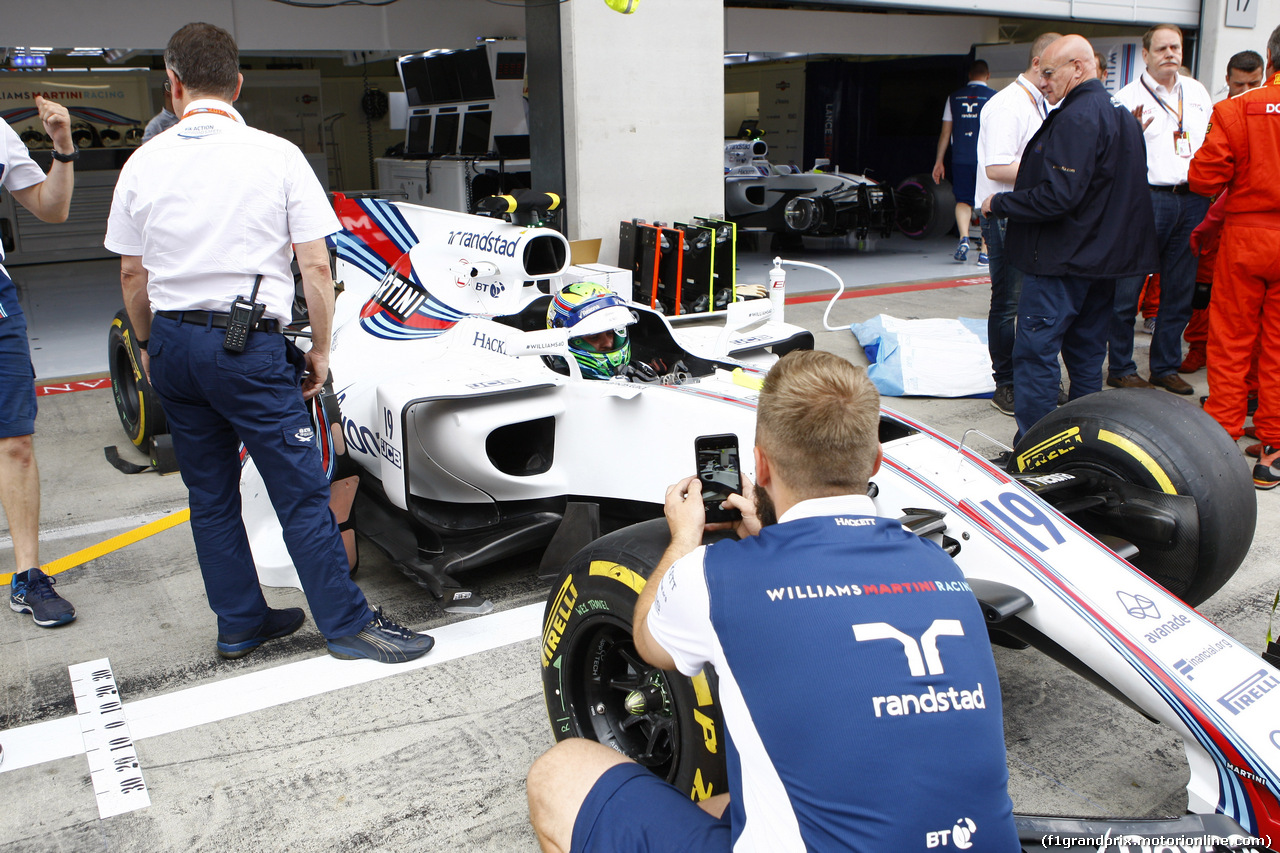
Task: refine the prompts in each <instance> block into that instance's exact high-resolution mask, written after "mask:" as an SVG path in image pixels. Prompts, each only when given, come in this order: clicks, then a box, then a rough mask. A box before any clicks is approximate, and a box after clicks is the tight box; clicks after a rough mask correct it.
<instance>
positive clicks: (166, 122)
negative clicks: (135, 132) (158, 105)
mask: <svg viewBox="0 0 1280 853" xmlns="http://www.w3.org/2000/svg"><path fill="white" fill-rule="evenodd" d="M177 123H178V116H177V115H175V114H174V112H173V94H172V93H171V92H170V91H169V81H168V80H166V81H164V109H162V110H160V112H158V113H156V114H155V115H153V116H152V117H151V121H149V122H147V129H146V130H145V131H143V132H142V141H143V142H146V141H147V140H148V139H150V138H151V137H153V136H158V135H160V134H161V133H164V132H165V131H166V130H168V129H169V128H171V127H173V126H174V125H175V124H177Z"/></svg>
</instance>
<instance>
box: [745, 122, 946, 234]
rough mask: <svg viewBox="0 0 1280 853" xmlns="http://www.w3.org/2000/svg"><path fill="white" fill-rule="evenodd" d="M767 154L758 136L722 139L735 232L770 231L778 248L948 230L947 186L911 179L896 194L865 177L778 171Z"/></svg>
mask: <svg viewBox="0 0 1280 853" xmlns="http://www.w3.org/2000/svg"><path fill="white" fill-rule="evenodd" d="M768 151H769V146H768V145H767V144H766V143H765V142H764V140H761V139H754V140H727V141H726V142H725V144H724V206H725V217H726V218H727V219H730V220H732V221H733V222H735V223H737V225H738V230H739V231H765V232H770V233H772V234H773V235H774V239H775V245H778V246H779V248H785V247H798V246H799V245H800V243H801V242H802V238H804V237H852V238H853V239H855V240H864V239H866V238H867V236H869V235H871V234H878V235H879V236H881V237H888V236H889V235H890V234H892V233H893V231H894V229H895V227H896V228H897V229H898V230H900V231H902V233H903V234H905V235H906V236H908V237H910V238H912V239H925V238H929V237H936V236H938V235H940V234H942V233H944V232H945V231H946V230H947V229H948V228H950V227H951V222H952V221H953V218H952V208H953V207H954V206H955V200H954V198H953V197H952V195H951V186H950V184H949V183H946V182H943V184H941V185H938V184H935V183H934V181H933V180H932V179H929V178H928V176H916V177H913V178H908V179H907V180H905V181H903V182H902V183H901V184H900V185H899V186H898V188H897V190H895V189H894V188H893V187H891V186H889V185H888V184H885V183H881V182H880V181H877V180H875V179H873V178H870V177H868V176H866V175H851V174H847V173H845V172H841V171H839V170H824V171H819V170H818V169H816V168H815V169H814V170H813V171H810V172H801V171H799V170H798V169H796V168H795V167H791V166H777V165H774V164H773V163H770V162H769V160H768V159H766V156H765V155H766V154H768Z"/></svg>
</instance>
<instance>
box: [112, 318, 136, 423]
mask: <svg viewBox="0 0 1280 853" xmlns="http://www.w3.org/2000/svg"><path fill="white" fill-rule="evenodd" d="M113 373H114V376H113V377H112V378H113V379H114V380H115V381H114V382H113V383H112V385H113V387H114V391H115V397H116V411H118V412H119V413H120V422H121V423H122V424H124V428H125V431H126V432H128V433H129V434H130V436H131V437H132V435H133V432H134V430H135V429H137V426H138V419H139V416H140V415H141V401H140V400H139V398H138V382H137V380H136V379H135V378H134V376H133V359H132V358H130V355H129V348H128V347H127V346H125V344H124V342H123V341H122V342H121V343H120V345H119V346H117V347H116V352H115V370H114V371H113Z"/></svg>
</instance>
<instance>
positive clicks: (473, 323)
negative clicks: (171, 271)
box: [110, 193, 813, 613]
mask: <svg viewBox="0 0 1280 853" xmlns="http://www.w3.org/2000/svg"><path fill="white" fill-rule="evenodd" d="M531 200H536V201H531ZM537 202H541V205H542V206H541V207H538V206H536V204H537ZM522 203H523V205H524V206H523V207H521V206H518V205H517V203H516V202H515V200H514V199H511V198H509V197H500V198H498V199H497V200H496V201H495V200H494V199H489V200H486V201H483V202H481V206H482V207H484V206H486V205H487V206H489V207H492V208H497V209H501V210H502V211H503V215H505V216H506V217H508V218H510V219H515V220H518V221H517V222H511V221H507V220H506V219H503V218H498V217H496V216H473V215H467V214H461V213H455V212H453V211H444V210H436V209H434V208H428V207H422V206H418V205H412V204H406V203H394V204H393V203H390V202H387V201H385V200H383V199H380V198H376V197H367V198H348V197H345V196H342V195H337V196H335V209H336V211H337V213H338V216H339V218H340V219H341V221H342V224H343V227H344V229H345V230H344V231H343V232H341V233H340V234H339V235H338V237H337V240H336V249H337V267H336V279H337V281H339V282H340V286H341V287H342V292H341V293H340V294H339V295H338V298H337V303H336V308H335V316H334V324H333V325H334V334H333V341H332V346H331V359H330V364H331V370H332V379H333V382H332V389H333V390H332V393H330V394H323V395H321V397H320V398H318V399H317V402H316V406H315V411H314V415H315V418H316V420H317V422H318V423H325V422H328V423H329V424H330V428H327V429H318V430H317V433H318V434H319V436H320V438H321V440H322V449H323V451H324V459H325V462H326V465H328V466H329V468H330V476H331V478H332V479H333V480H334V481H335V488H334V493H335V495H339V493H346V494H349V492H350V489H349V487H348V488H341V489H340V488H339V487H338V486H339V484H343V485H347V484H350V483H352V482H354V481H353V480H352V478H353V477H354V478H358V480H359V490H358V492H357V493H356V496H355V506H354V510H353V513H354V526H355V528H356V529H357V530H358V531H359V533H360V534H361V535H362V536H363V537H365V538H366V539H368V540H369V541H372V542H373V543H374V544H376V545H377V546H378V547H380V548H381V549H382V550H383V551H385V552H386V553H387V554H388V555H389V556H390V557H391V558H392V559H393V560H394V561H395V562H396V564H397V565H398V566H399V567H400V568H401V570H402V571H404V572H405V573H406V574H407V575H409V576H410V577H412V578H413V579H414V580H416V581H417V582H419V583H421V584H422V585H423V586H425V587H426V588H428V589H429V590H431V592H432V593H433V594H435V595H436V596H437V597H440V598H443V599H444V601H443V606H444V607H445V608H446V609H448V610H450V611H453V612H473V613H474V612H484V611H485V610H487V609H489V608H491V607H492V605H491V604H489V603H488V602H486V601H484V600H483V599H481V598H480V597H478V596H475V595H473V594H472V592H471V591H470V590H468V589H465V588H464V587H463V585H462V583H461V582H460V581H459V580H458V577H457V575H458V574H459V573H461V572H463V571H464V570H466V569H471V568H475V567H477V566H483V565H487V564H490V563H493V562H495V561H497V560H501V559H504V558H507V557H510V556H512V555H515V554H520V553H524V552H528V551H536V550H540V549H547V553H546V555H545V556H544V565H549V566H554V567H555V568H554V569H553V570H552V571H553V572H554V571H558V569H559V565H560V564H561V563H563V560H564V559H565V558H567V557H568V556H569V555H571V554H572V553H574V552H575V551H576V550H578V548H580V547H581V546H583V545H585V544H587V543H588V542H590V541H592V540H593V539H594V538H595V537H596V536H597V535H599V533H600V532H601V531H607V530H611V529H614V528H616V527H619V526H622V525H624V524H628V523H631V522H633V521H636V520H639V519H644V518H651V517H653V516H654V515H655V514H660V513H661V508H660V507H659V506H657V505H656V504H655V503H654V498H653V496H654V495H655V494H658V495H661V494H662V490H663V488H665V485H666V483H667V481H668V480H669V479H671V478H673V477H675V476H676V474H677V472H679V471H685V470H691V469H692V468H693V465H694V438H695V437H697V436H698V435H699V434H701V432H706V430H704V429H703V426H704V425H705V426H708V427H710V426H711V425H714V424H715V423H716V422H717V420H718V418H717V413H718V412H721V411H723V410H724V409H725V407H726V402H725V401H727V400H730V399H732V397H733V395H735V394H736V393H737V392H749V391H750V388H751V387H752V386H753V383H755V382H757V381H758V376H759V374H760V369H761V368H767V367H768V365H769V364H771V363H772V361H773V360H775V359H776V358H777V357H778V356H780V355H781V354H783V353H786V352H788V351H790V350H791V349H796V348H812V346H813V335H812V334H810V333H809V332H808V331H806V330H804V329H802V328H799V327H797V326H791V325H787V324H785V323H781V322H778V321H776V320H773V319H771V308H770V303H769V300H767V299H759V300H754V301H750V302H738V303H734V304H732V305H731V306H729V309H728V310H727V311H725V312H724V319H723V321H722V322H719V324H718V325H714V326H701V327H688V326H681V327H673V326H672V325H671V323H670V321H669V320H668V319H667V318H665V317H664V316H663V315H662V314H660V313H658V312H657V311H654V310H652V309H650V308H648V307H645V306H641V305H637V304H631V305H629V306H628V307H626V308H622V307H618V308H614V309H610V312H612V314H611V315H610V316H611V317H613V318H616V317H617V312H618V311H621V312H622V314H623V315H625V317H624V318H623V319H621V320H617V319H611V320H610V322H611V323H619V324H621V325H622V326H624V327H625V332H624V334H625V337H626V338H627V339H628V346H629V348H630V354H631V357H630V361H629V362H628V363H626V364H619V365H618V369H617V370H616V371H614V372H615V373H616V375H614V376H612V378H607V377H608V376H609V374H608V373H606V374H604V375H605V376H606V379H604V380H601V379H595V378H591V376H590V375H586V376H584V369H583V366H582V365H581V364H580V363H579V360H578V358H577V357H575V355H574V350H573V345H572V341H573V340H576V338H574V339H571V337H570V335H569V331H570V330H569V329H566V328H555V329H549V328H548V323H549V320H548V306H549V305H550V303H551V301H552V292H551V291H552V290H553V288H552V284H558V283H559V282H560V277H561V275H562V274H563V273H564V272H565V270H566V268H567V266H568V260H569V244H568V241H567V240H566V239H565V238H564V236H563V235H561V234H560V233H558V232H556V231H553V230H551V229H548V228H541V227H536V226H533V225H532V224H530V220H536V219H538V218H540V216H541V215H542V213H543V211H544V210H545V208H547V207H550V206H552V205H553V204H554V203H556V200H555V199H554V197H547V196H545V195H541V194H533V193H529V194H526V195H525V196H523V198H522ZM531 203H532V204H534V205H535V206H534V207H529V205H530V204H531ZM610 299H613V297H610ZM614 301H618V302H621V300H614ZM607 313H609V312H603V311H602V312H600V316H601V317H604V316H606V314H607ZM610 328H611V329H612V328H613V327H612V326H610ZM573 331H574V333H575V335H582V334H583V330H582V328H581V327H577V326H575V327H574V329H573ZM593 331H596V332H602V331H605V329H603V328H601V329H595V330H593ZM130 338H131V332H130V330H129V328H128V317H127V316H125V315H124V312H121V314H120V315H118V316H117V318H116V320H115V322H114V324H113V326H112V333H111V337H110V345H111V347H112V353H111V363H112V365H113V371H112V375H113V387H114V388H115V390H116V400H117V407H118V409H119V413H120V417H121V422H122V423H123V424H124V426H125V429H126V431H127V432H129V433H130V437H131V438H132V439H133V440H134V442H135V443H136V444H138V445H139V446H140V447H144V446H146V444H147V442H149V441H151V438H152V436H151V433H150V432H149V431H148V429H147V426H148V425H150V427H152V429H154V428H155V426H156V425H157V424H160V423H161V419H162V417H163V413H162V411H161V408H160V406H159V405H158V403H157V402H156V401H155V399H154V393H153V392H152V391H151V389H150V388H149V387H148V386H147V384H146V381H145V379H143V378H142V375H141V371H140V370H138V369H137V366H136V364H137V354H136V346H135V345H134V344H133V342H132V341H131V340H130ZM729 405H730V406H732V405H733V404H732V403H730V404H729ZM743 405H745V406H747V409H744V411H748V410H749V408H750V406H749V404H748V403H744V404H743ZM735 422H736V416H735ZM638 447H645V448H647V451H646V455H647V456H649V457H650V458H652V459H654V460H662V461H661V463H660V464H652V465H646V466H634V467H629V468H628V469H626V470H625V471H624V470H623V469H622V468H620V467H619V466H617V465H613V464H602V454H604V455H609V456H613V455H617V456H618V458H619V459H621V458H622V457H623V456H625V455H626V454H627V453H629V452H631V451H633V450H634V449H636V448H638ZM241 491H242V495H243V498H244V512H243V516H244V520H245V526H246V529H247V531H248V533H249V538H250V543H251V545H252V547H253V551H254V557H255V560H256V561H257V564H258V570H259V575H260V577H261V578H262V579H263V582H264V583H267V584H268V585H272V586H295V585H297V580H296V574H295V573H294V571H293V566H292V563H291V561H290V559H289V555H288V553H287V552H286V551H285V550H284V546H283V541H282V539H281V536H280V528H279V523H278V521H277V520H276V518H275V514H274V512H273V511H272V510H271V508H270V502H269V500H268V499H267V496H266V490H265V487H264V486H263V484H262V479H261V477H260V475H259V474H258V473H257V470H256V467H255V466H254V465H253V462H252V459H249V458H246V461H245V468H244V473H243V476H242V482H241ZM335 499H336V498H335ZM335 513H336V514H337V515H338V519H339V523H340V526H350V525H348V524H344V515H345V507H337V506H335ZM548 546H551V547H550V548H548ZM349 547H350V546H349ZM557 555H558V557H557ZM557 560H558V562H557ZM353 562H354V559H353Z"/></svg>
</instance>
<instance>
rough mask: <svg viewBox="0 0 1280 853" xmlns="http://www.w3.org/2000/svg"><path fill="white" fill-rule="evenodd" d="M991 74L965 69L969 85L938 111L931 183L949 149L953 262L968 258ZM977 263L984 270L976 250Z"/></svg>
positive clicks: (941, 173)
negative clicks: (938, 129) (953, 212)
mask: <svg viewBox="0 0 1280 853" xmlns="http://www.w3.org/2000/svg"><path fill="white" fill-rule="evenodd" d="M990 77H991V71H990V70H989V69H988V68H987V63H986V62H984V61H982V60H981V59H979V60H977V61H976V62H974V63H973V64H972V65H970V66H969V84H968V85H967V86H965V87H964V88H963V89H958V90H956V91H954V92H952V93H951V94H950V95H948V96H947V104H946V106H945V107H943V108H942V133H941V134H939V135H938V157H937V159H936V160H935V161H934V163H933V182H934V183H936V184H940V183H942V179H943V177H945V172H946V170H945V169H944V168H943V166H942V158H943V157H944V156H945V155H946V153H947V145H948V143H949V144H950V145H951V189H952V191H953V192H954V193H955V197H956V230H957V231H958V232H959V233H960V243H959V245H957V246H956V254H955V258H956V260H957V261H962V262H963V261H966V260H968V258H969V227H970V225H971V224H972V223H973V203H974V181H975V180H976V177H977V171H978V128H979V126H980V124H981V119H980V114H981V112H982V107H983V104H985V103H986V102H987V100H988V99H989V98H991V96H993V95H994V94H995V93H996V90H995V89H992V88H991V87H990V86H988V85H987V80H988V79H990ZM978 263H979V264H981V265H983V266H986V264H987V253H986V251H985V250H984V249H983V247H981V246H979V247H978Z"/></svg>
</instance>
